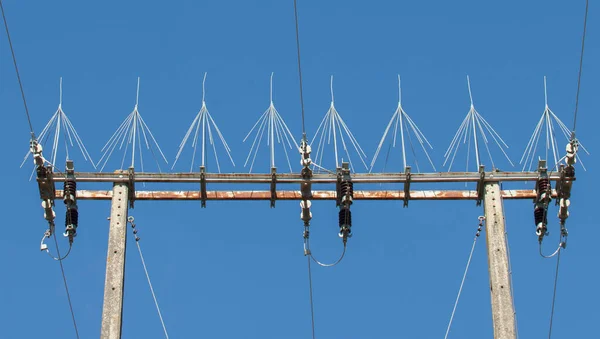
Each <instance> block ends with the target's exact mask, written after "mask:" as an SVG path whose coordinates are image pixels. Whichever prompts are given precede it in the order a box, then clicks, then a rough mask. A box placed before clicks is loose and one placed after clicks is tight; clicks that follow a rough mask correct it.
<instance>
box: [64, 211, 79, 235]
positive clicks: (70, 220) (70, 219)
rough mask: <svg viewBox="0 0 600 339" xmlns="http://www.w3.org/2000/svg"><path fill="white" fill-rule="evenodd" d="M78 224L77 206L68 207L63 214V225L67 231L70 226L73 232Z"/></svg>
mask: <svg viewBox="0 0 600 339" xmlns="http://www.w3.org/2000/svg"><path fill="white" fill-rule="evenodd" d="M78 224H79V212H78V211H77V208H70V209H68V210H67V213H66V216H65V226H66V228H67V232H68V230H69V229H70V228H72V229H73V233H75V231H76V229H77V225H78Z"/></svg>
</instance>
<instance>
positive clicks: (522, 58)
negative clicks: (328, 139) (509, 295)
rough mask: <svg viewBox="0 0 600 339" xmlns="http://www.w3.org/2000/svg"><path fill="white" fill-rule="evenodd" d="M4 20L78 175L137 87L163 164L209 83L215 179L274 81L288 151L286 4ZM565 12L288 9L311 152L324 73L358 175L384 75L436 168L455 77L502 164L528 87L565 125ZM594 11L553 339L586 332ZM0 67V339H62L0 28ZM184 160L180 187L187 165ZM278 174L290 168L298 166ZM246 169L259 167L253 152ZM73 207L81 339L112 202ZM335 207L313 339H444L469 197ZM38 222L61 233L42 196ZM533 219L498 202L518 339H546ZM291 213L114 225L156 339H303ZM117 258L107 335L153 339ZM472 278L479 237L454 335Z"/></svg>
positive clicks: (68, 329)
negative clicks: (498, 138)
mask: <svg viewBox="0 0 600 339" xmlns="http://www.w3.org/2000/svg"><path fill="white" fill-rule="evenodd" d="M4 5H5V10H6V12H7V17H8V20H9V24H10V29H11V31H12V38H13V42H14V47H15V50H16V54H17V59H18V62H19V67H20V69H21V76H22V79H23V82H24V88H25V92H26V95H27V100H28V104H29V109H30V112H31V116H32V120H33V124H34V127H35V130H36V132H39V131H40V130H41V128H42V127H43V126H44V125H45V123H46V122H47V120H48V119H49V118H50V116H51V115H52V113H54V111H55V110H56V107H57V104H58V79H59V77H61V76H62V77H63V78H64V99H63V108H64V110H65V112H66V113H67V114H68V115H69V116H70V118H71V120H72V122H73V123H74V125H75V126H76V127H77V129H78V132H79V133H80V134H81V135H82V137H83V139H84V142H85V143H86V145H87V147H88V149H89V151H90V153H92V156H93V157H94V159H95V160H97V159H99V158H100V148H101V147H102V145H103V144H104V142H105V141H106V140H107V139H108V137H109V136H110V135H111V134H112V132H113V131H114V129H116V127H117V126H118V125H119V123H120V121H121V120H122V119H124V118H125V116H126V115H127V114H128V113H130V112H131V110H132V108H133V104H134V101H135V82H136V77H138V76H140V77H141V81H142V82H141V93H140V112H141V113H142V115H143V116H144V118H145V120H146V122H147V123H148V124H149V125H150V127H151V128H152V131H153V132H154V133H155V136H156V137H157V139H158V141H159V143H160V144H161V146H162V148H163V151H165V152H166V155H167V157H168V160H169V161H170V162H172V161H173V159H174V157H175V154H176V151H177V146H178V144H179V142H180V140H181V137H182V136H183V134H184V133H185V130H186V128H187V126H188V124H189V123H190V121H191V119H192V118H193V116H194V115H195V114H196V113H197V111H198V110H199V108H200V105H201V81H202V75H203V73H204V72H205V71H206V72H208V81H207V97H206V100H207V104H208V108H209V110H210V111H211V113H212V115H213V117H214V118H215V120H216V121H217V123H218V124H219V125H220V127H221V130H222V131H223V133H224V134H225V137H226V138H227V140H228V142H229V144H230V146H231V148H232V150H233V156H234V158H235V160H236V162H237V165H238V166H237V167H236V168H233V167H232V166H231V165H228V164H227V163H225V162H223V167H224V170H225V171H227V172H231V171H238V172H242V171H246V169H244V168H243V167H241V165H242V164H243V160H244V158H245V155H246V153H247V151H248V149H249V145H247V144H243V143H242V138H243V137H244V136H245V133H246V132H247V130H248V129H249V127H250V126H251V125H252V124H253V123H254V121H255V120H256V119H257V118H258V116H259V114H260V113H262V112H263V111H264V110H265V109H266V108H267V106H268V79H269V75H270V73H271V72H275V97H274V99H275V105H276V107H277V108H278V110H279V112H280V113H281V114H282V115H283V116H284V118H285V119H286V121H287V123H288V125H289V126H290V128H291V129H292V132H293V133H294V135H295V136H296V139H299V138H300V134H301V133H300V131H301V127H300V104H299V99H298V77H297V68H296V67H297V66H296V49H295V48H296V46H295V39H294V34H295V32H294V21H293V19H294V14H293V4H292V0H286V1H274V0H272V1H267V0H263V1H202V2H200V1H171V2H149V1H127V2H124V1H104V2H96V3H88V2H80V1H60V2H57V1H36V2H29V3H26V4H25V3H23V2H18V1H14V0H6V1H4ZM583 10H584V1H568V2H565V1H540V0H536V1H528V2H523V1H516V0H508V1H503V2H487V1H474V0H470V1H458V2H457V1H454V2H448V1H428V2H417V1H402V2H400V1H395V2H392V1H371V2H367V1H299V16H300V30H301V32H300V33H301V44H302V61H303V65H302V66H303V70H304V80H305V83H304V86H305V87H304V88H305V93H304V94H305V105H306V118H307V121H306V125H307V129H308V133H309V137H310V136H312V133H314V131H315V130H316V128H317V126H318V123H319V122H320V120H321V117H322V116H323V114H325V112H326V111H327V109H328V107H329V101H330V97H329V76H330V75H331V74H333V75H335V90H336V92H335V93H336V107H337V109H338V111H339V112H340V113H341V114H342V115H343V116H344V118H345V120H346V122H347V123H348V125H349V126H350V128H352V130H353V132H354V133H355V135H356V137H357V138H358V140H359V142H360V143H361V145H362V146H363V147H364V148H365V151H366V152H367V153H368V155H369V160H370V158H371V156H372V155H373V153H374V150H375V148H376V146H377V142H378V140H379V138H380V137H381V133H382V131H383V129H384V128H385V124H386V123H387V121H388V119H389V118H390V116H391V114H392V113H393V111H394V109H395V108H396V105H397V87H396V86H397V80H396V75H397V74H398V73H399V74H401V75H402V79H403V94H404V95H403V104H404V108H405V110H406V111H407V112H408V113H409V114H411V116H412V117H413V119H414V120H415V121H416V122H417V124H419V126H420V127H421V129H422V130H423V132H424V133H425V134H426V135H427V136H428V137H429V138H430V141H431V142H432V143H433V145H434V147H435V150H434V151H433V153H432V154H433V156H434V160H435V162H436V165H437V166H438V170H443V169H442V167H441V163H442V156H443V153H444V151H445V148H446V147H447V146H448V143H449V142H450V140H451V139H452V136H453V135H454V132H455V130H456V128H457V127H458V125H459V124H460V122H461V121H462V119H463V117H464V115H465V114H466V112H467V111H468V108H469V99H468V94H467V88H466V81H465V76H466V75H467V74H469V75H470V76H471V81H472V86H473V92H474V93H473V94H474V99H475V106H476V107H477V109H478V110H479V112H480V113H482V114H483V115H484V116H485V117H486V118H487V120H488V121H489V122H490V123H491V124H492V125H494V126H495V127H496V129H497V130H498V131H499V133H500V134H501V135H502V136H503V137H504V138H505V139H506V140H507V142H508V143H509V146H510V149H509V150H508V152H509V155H510V156H511V158H512V159H513V160H516V161H517V162H518V160H519V158H520V156H521V153H522V151H523V149H524V148H525V145H526V143H527V141H528V139H529V135H530V133H531V131H532V130H533V127H534V125H535V123H536V122H537V119H538V118H539V115H540V114H541V113H542V111H543V108H544V106H543V105H544V101H543V100H544V98H543V82H542V79H543V76H544V75H546V76H548V85H549V88H548V91H549V103H550V107H551V108H552V109H553V111H554V112H555V113H557V114H558V115H559V116H560V117H561V118H562V119H563V121H564V122H565V123H566V124H567V125H568V126H571V125H572V115H573V110H574V104H575V91H576V85H577V72H578V63H579V52H580V43H581V31H582V19H583ZM598 15H600V13H599V11H598V7H597V6H596V4H594V3H592V6H591V8H590V13H589V19H590V20H589V25H588V39H587V47H586V55H585V61H584V63H585V65H584V73H583V79H582V87H581V88H582V89H581V97H580V107H579V114H580V116H579V122H578V136H579V137H580V139H581V140H582V141H583V143H584V144H586V145H587V147H588V149H589V150H590V151H591V152H592V156H590V157H586V158H584V161H586V160H587V161H586V165H587V168H588V171H587V172H584V171H582V170H579V171H578V172H577V179H578V180H577V182H576V183H575V185H574V188H573V197H572V204H571V209H570V211H571V217H570V218H569V219H568V224H567V226H568V228H569V231H570V237H569V244H568V248H567V250H566V251H565V252H564V255H563V257H562V263H561V271H560V279H559V286H558V296H557V304H556V314H555V319H554V336H553V338H592V337H594V336H595V335H597V333H598V319H600V309H599V308H598V304H599V302H600V292H599V289H598V286H600V273H599V271H598V264H597V263H598V260H599V259H600V256H599V254H598V241H597V239H598V230H597V227H598V218H597V216H596V215H595V212H594V211H597V189H596V188H595V185H596V184H595V182H596V181H597V179H595V178H596V177H595V176H594V175H595V174H596V173H597V171H598V166H599V165H600V163H599V161H598V157H597V154H598V151H599V150H598V145H599V142H600V139H599V134H598V133H597V125H598V122H599V120H598V107H597V105H595V101H594V97H595V96H597V95H598V85H597V82H596V80H597V79H598V77H599V76H600V69H599V67H598V62H597V60H600V45H599V44H598V41H599V33H600V26H599V21H598V20H597V19H598ZM0 60H1V61H0V111H1V112H2V116H3V119H2V123H0V140H1V142H2V145H4V147H3V152H2V164H3V166H2V172H1V173H2V175H3V177H4V178H5V180H4V182H3V186H2V187H3V190H4V194H3V195H2V198H1V199H2V204H1V206H2V209H1V210H2V215H3V217H4V218H3V219H4V222H3V224H4V226H5V230H4V235H3V236H2V237H1V238H0V253H1V256H2V258H3V259H1V260H0V272H2V278H0V337H2V338H40V337H43V336H45V337H47V338H74V333H73V327H72V324H71V319H70V314H69V309H68V304H67V299H66V296H65V291H64V288H63V282H62V279H61V275H60V270H59V266H58V264H57V263H56V262H54V261H53V260H51V259H50V258H48V256H47V255H46V254H44V253H40V251H39V250H38V246H39V240H40V238H41V237H42V234H43V232H44V230H45V229H46V227H47V226H46V224H45V221H44V219H43V211H42V209H41V207H40V201H39V195H38V190H37V186H36V184H35V183H34V182H29V181H28V177H29V174H30V167H28V168H24V169H19V167H18V166H19V164H20V162H21V160H22V157H23V155H24V154H25V152H26V151H27V148H28V142H29V133H28V129H27V124H26V120H25V118H24V114H23V107H22V102H21V98H20V94H19V91H18V85H17V81H16V77H15V73H14V69H13V66H12V61H11V59H10V52H9V49H8V44H7V40H6V36H5V34H4V32H3V33H1V34H0ZM263 147H264V146H263ZM560 147H561V152H562V148H563V147H564V142H561V143H560ZM221 155H222V156H224V155H223V154H222V153H221ZM392 156H393V159H394V160H391V163H395V166H396V167H395V168H390V167H393V166H390V167H388V168H390V170H394V171H400V170H401V168H400V166H399V165H398V164H399V162H398V161H399V160H398V159H399V158H398V157H399V156H400V153H398V152H396V153H392ZM462 156H463V158H464V153H463V155H462ZM73 158H74V160H75V164H76V168H77V169H78V170H82V171H83V170H85V171H88V170H91V167H90V166H89V165H88V164H86V163H84V162H83V160H82V158H81V156H80V155H74V156H73ZM463 158H461V159H463ZM496 158H497V159H498V167H500V168H501V169H503V170H510V166H509V165H508V164H507V163H506V161H502V160H501V158H500V157H499V155H498V154H497V153H496ZM113 160H114V159H113ZM280 160H281V159H280ZM180 161H182V163H181V165H182V167H179V170H184V168H185V164H187V163H189V161H190V159H189V154H188V157H187V158H185V159H182V160H180ZM292 161H293V162H292V164H293V165H296V164H298V158H297V156H296V154H295V153H294V154H293V158H292ZM147 163H148V164H149V165H148V166H149V168H151V165H150V164H151V163H150V162H147ZM257 164H259V165H257V166H258V167H257V170H259V171H262V172H266V171H268V157H267V154H266V153H262V155H261V157H260V158H259V159H258V160H257ZM58 165H60V166H62V164H61V163H59V164H58ZM118 166H119V164H118V161H116V160H114V161H112V162H111V164H109V167H110V170H113V169H115V168H117V167H118ZM280 166H283V165H280ZM488 168H489V164H488ZM515 170H516V168H515ZM81 186H83V185H81ZM87 187H88V188H93V187H96V188H99V187H101V188H104V189H109V188H110V185H100V186H87ZM177 187H181V188H182V189H197V187H195V185H194V186H189V187H184V186H177ZM527 187H529V188H532V184H527V185H525V186H524V188H527ZM149 188H157V187H155V186H150V185H149ZM162 188H165V189H166V188H167V187H164V186H163V187H162ZM171 188H172V189H177V188H175V186H173V187H171ZM383 188H385V187H383ZM388 188H389V189H398V187H394V186H389V187H388ZM415 188H417V187H415ZM448 188H450V186H448ZM313 206H314V208H313V216H314V218H313V223H312V233H311V239H312V247H313V251H314V253H315V255H317V256H318V257H319V258H320V259H322V260H324V261H330V260H333V259H334V258H335V257H336V256H337V255H338V254H339V251H340V250H341V242H340V240H339V239H338V238H337V230H338V227H337V213H336V208H335V204H334V203H333V202H319V203H315V204H314V205H313ZM79 210H80V222H79V229H78V234H79V236H78V237H77V238H76V241H75V244H74V249H73V252H72V254H71V256H70V257H69V258H68V259H67V260H65V262H64V264H65V269H66V273H67V277H68V279H69V285H70V288H71V296H72V299H73V305H74V309H75V314H76V317H77V323H78V325H79V331H80V334H81V338H95V337H98V336H99V331H100V318H101V313H102V296H103V286H104V274H105V260H106V259H105V258H106V251H107V236H108V221H107V220H106V217H108V215H109V203H108V202H87V201H86V202H83V201H82V202H80V203H79ZM352 210H353V212H354V213H353V219H354V222H353V231H354V237H353V238H352V239H350V240H349V243H348V252H347V255H346V258H345V259H344V261H343V262H342V263H341V264H340V265H339V266H337V267H335V268H331V269H324V268H320V267H315V266H313V280H314V303H315V318H316V319H315V320H316V334H317V337H319V338H340V339H348V338H358V339H363V338H442V337H443V335H444V333H445V330H446V326H447V323H448V320H449V317H450V313H451V311H452V306H453V303H454V299H455V297H456V293H457V290H458V287H459V284H460V279H461V277H462V273H463V269H464V265H465V263H466V260H467V256H468V254H469V250H470V245H471V243H472V239H473V235H474V233H475V230H476V228H477V217H478V216H479V215H481V214H482V209H481V208H478V207H476V206H475V202H472V201H463V202H431V201H430V202H426V201H421V202H419V201H415V202H412V203H411V204H410V207H409V208H407V209H406V208H404V209H403V208H402V207H401V203H400V202H383V203H373V202H357V203H355V204H354V205H353V207H352ZM56 212H57V223H58V226H57V230H61V229H62V224H63V220H64V206H63V204H62V203H61V202H60V201H57V206H56ZM532 212H533V206H532V203H531V202H530V201H510V202H506V218H507V227H508V232H509V240H510V250H511V258H512V264H513V273H514V275H513V278H514V296H515V305H516V311H517V317H518V329H519V334H520V337H521V338H527V339H535V338H546V337H547V331H548V322H549V314H550V303H551V297H552V286H553V277H554V267H555V261H554V260H545V259H542V258H541V257H540V256H539V255H538V246H537V238H536V236H535V234H534V232H535V226H534V225H533V213H532ZM299 213H300V210H299V207H298V203H297V202H279V203H277V208H276V209H269V205H268V202H252V203H237V202H221V203H217V202H209V203H208V208H206V209H200V204H199V202H188V203H185V202H184V203H179V202H138V203H137V204H136V207H135V209H134V210H132V211H131V212H130V214H131V215H133V216H135V218H136V221H137V224H138V228H139V232H140V235H141V238H142V240H141V241H142V243H141V245H142V247H143V249H144V252H145V256H146V261H147V264H148V268H149V270H150V274H151V276H152V278H153V283H154V288H155V291H156V293H157V295H158V298H159V302H160V305H161V307H162V311H163V315H164V318H165V321H166V325H167V328H168V330H169V333H170V336H171V338H289V339H294V338H309V337H310V313H309V299H308V280H307V269H306V258H305V257H304V256H303V252H302V222H301V221H300V220H299V218H298V216H299ZM549 213H550V215H551V217H549V220H550V226H549V227H550V230H551V235H550V236H549V237H548V238H547V240H546V242H545V245H546V246H547V247H546V249H547V250H550V248H554V246H555V245H556V242H557V237H558V232H557V228H558V223H557V220H556V218H555V217H554V216H555V213H556V207H555V206H554V205H552V206H551V210H550V212H549ZM129 235H131V234H129ZM61 240H63V242H62V245H63V246H64V245H65V241H64V239H61ZM481 240H483V238H482V239H481ZM128 244H129V251H128V253H127V273H126V287H125V306H124V324H123V338H162V337H163V334H162V329H161V326H160V323H159V320H158V316H157V314H156V311H155V309H154V306H153V302H152V298H151V295H150V292H149V289H148V286H147V283H146V281H145V276H144V274H143V270H142V266H141V263H140V260H139V256H138V254H137V252H136V250H135V247H134V246H135V245H134V242H133V238H132V237H131V236H130V237H129V239H128ZM486 262H487V257H486V253H485V241H480V242H479V243H478V245H477V248H476V251H475V254H474V259H473V262H472V266H471V270H470V272H469V276H468V279H467V281H466V284H465V289H464V291H463V296H462V299H461V302H460V304H459V306H458V310H457V314H456V318H455V321H454V325H453V329H452V332H451V335H450V338H477V339H479V338H492V327H491V324H492V321H491V309H490V296H489V281H488V272H487V267H486Z"/></svg>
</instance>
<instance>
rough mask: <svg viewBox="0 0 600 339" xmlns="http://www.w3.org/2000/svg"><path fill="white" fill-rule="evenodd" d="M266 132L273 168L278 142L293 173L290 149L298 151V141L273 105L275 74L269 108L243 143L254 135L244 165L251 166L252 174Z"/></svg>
mask: <svg viewBox="0 0 600 339" xmlns="http://www.w3.org/2000/svg"><path fill="white" fill-rule="evenodd" d="M265 130H266V131H267V146H269V152H270V164H271V168H275V167H276V166H275V165H276V163H275V142H277V143H278V144H281V146H282V148H283V151H284V154H285V158H286V160H287V164H288V167H289V169H290V172H293V170H292V165H291V163H290V158H289V156H288V148H289V149H294V148H296V149H297V148H298V145H297V144H296V142H295V140H296V139H294V136H293V135H292V132H291V131H290V129H289V128H288V126H287V124H286V123H285V121H284V120H283V118H282V117H281V115H280V114H279V112H278V111H277V109H276V108H275V105H274V104H273V73H271V80H270V92H269V107H268V108H267V110H266V111H264V113H263V114H262V115H261V116H260V117H259V118H258V121H256V123H255V124H254V126H252V128H251V129H250V131H249V132H248V134H247V135H246V137H245V138H244V140H243V142H246V140H248V138H249V137H250V136H251V135H252V134H254V138H253V141H252V145H251V146H250V151H249V152H248V156H247V157H246V162H245V163H244V167H246V166H247V165H248V164H250V172H252V169H253V167H254V161H255V160H256V155H257V154H258V149H259V147H260V144H261V141H262V139H263V136H264V133H265Z"/></svg>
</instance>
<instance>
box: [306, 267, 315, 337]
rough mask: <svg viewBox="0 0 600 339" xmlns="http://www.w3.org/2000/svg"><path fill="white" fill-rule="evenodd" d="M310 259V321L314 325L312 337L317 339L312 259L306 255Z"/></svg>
mask: <svg viewBox="0 0 600 339" xmlns="http://www.w3.org/2000/svg"><path fill="white" fill-rule="evenodd" d="M306 259H307V260H308V289H309V293H310V323H311V327H312V338H313V339H315V308H314V305H313V287H312V272H311V270H310V260H311V258H309V257H308V256H307V257H306Z"/></svg>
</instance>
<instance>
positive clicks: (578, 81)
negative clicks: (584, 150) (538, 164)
mask: <svg viewBox="0 0 600 339" xmlns="http://www.w3.org/2000/svg"><path fill="white" fill-rule="evenodd" d="M589 7H590V3H589V0H586V1H585V14H584V16H583V33H582V35H581V54H580V56H579V73H578V75H577V94H576V96H575V111H574V113H573V131H572V133H571V141H573V140H575V132H576V128H577V112H578V110H579V93H580V91H581V74H582V71H583V55H584V54H585V35H586V32H587V18H588V12H589ZM560 252H561V247H560V245H559V248H558V250H557V251H556V273H555V275H554V288H553V292H552V308H551V311H550V325H549V330H548V339H551V338H552V324H553V321H554V306H555V304H556V287H557V285H558V272H559V269H560ZM540 254H541V249H540Z"/></svg>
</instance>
